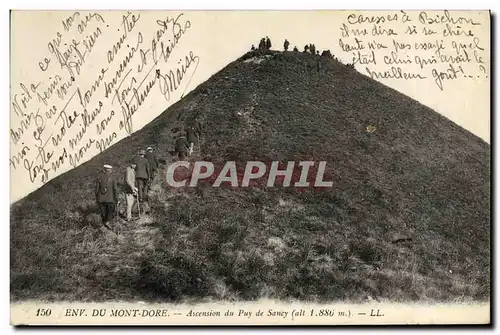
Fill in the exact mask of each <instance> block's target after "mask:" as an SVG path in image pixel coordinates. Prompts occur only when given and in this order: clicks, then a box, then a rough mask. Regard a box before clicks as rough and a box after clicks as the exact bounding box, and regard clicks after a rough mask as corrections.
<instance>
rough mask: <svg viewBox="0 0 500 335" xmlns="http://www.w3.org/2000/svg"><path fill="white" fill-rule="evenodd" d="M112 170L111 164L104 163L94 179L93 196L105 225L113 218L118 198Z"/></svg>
mask: <svg viewBox="0 0 500 335" xmlns="http://www.w3.org/2000/svg"><path fill="white" fill-rule="evenodd" d="M112 170H113V167H112V166H111V165H108V164H105V165H104V166H103V170H102V172H101V173H99V174H98V176H97V179H96V187H95V196H96V201H97V203H98V204H99V208H100V212H101V218H102V222H103V223H104V224H105V225H106V224H108V223H109V222H110V221H112V220H113V218H114V215H115V208H116V202H117V200H118V192H117V183H116V180H115V178H114V177H113V175H112V174H111V172H112Z"/></svg>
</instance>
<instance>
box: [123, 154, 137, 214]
mask: <svg viewBox="0 0 500 335" xmlns="http://www.w3.org/2000/svg"><path fill="white" fill-rule="evenodd" d="M135 167H136V165H135V163H131V164H130V165H129V166H127V169H126V170H125V184H126V186H125V199H126V202H127V221H130V220H132V207H133V206H134V201H135V199H134V198H135V197H136V196H137V187H135Z"/></svg>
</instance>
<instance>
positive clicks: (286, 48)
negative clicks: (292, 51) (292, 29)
mask: <svg viewBox="0 0 500 335" xmlns="http://www.w3.org/2000/svg"><path fill="white" fill-rule="evenodd" d="M289 45H290V42H288V40H287V39H286V38H285V43H284V44H283V48H284V49H285V51H288V46H289Z"/></svg>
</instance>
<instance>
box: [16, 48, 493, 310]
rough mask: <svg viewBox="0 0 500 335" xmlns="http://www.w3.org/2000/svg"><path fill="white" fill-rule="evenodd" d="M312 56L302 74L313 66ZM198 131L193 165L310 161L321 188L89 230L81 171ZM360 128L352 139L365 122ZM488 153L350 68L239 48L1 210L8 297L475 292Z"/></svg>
mask: <svg viewBox="0 0 500 335" xmlns="http://www.w3.org/2000/svg"><path fill="white" fill-rule="evenodd" d="M318 59H319V60H320V62H321V66H320V72H318V71H317V61H318ZM194 118H196V119H197V120H198V121H200V122H201V124H202V126H203V135H202V138H201V142H200V146H199V147H198V148H197V150H196V151H195V153H196V155H195V156H194V157H192V160H195V159H207V160H208V159H209V160H211V161H212V162H214V164H216V165H217V166H218V165H219V164H220V165H221V166H222V164H224V162H225V161H227V160H236V161H237V162H243V164H244V162H246V161H248V160H263V161H272V160H280V161H282V162H287V161H291V160H294V161H298V160H314V161H327V171H326V174H327V175H328V178H327V179H328V180H333V183H334V184H333V187H332V188H327V189H314V188H310V189H297V188H282V187H275V188H265V187H259V186H258V185H257V186H255V187H251V188H236V189H234V188H230V187H220V188H213V187H210V186H209V185H208V184H207V183H204V184H203V183H202V184H199V185H198V187H194V188H189V187H187V188H182V189H171V188H169V187H168V186H167V185H166V182H165V178H164V175H165V166H162V170H161V171H160V174H159V175H160V177H159V178H157V179H156V180H155V182H154V185H153V187H152V192H151V201H150V204H149V205H150V206H149V207H150V212H149V213H148V214H147V215H145V216H143V217H142V218H141V219H140V220H137V221H136V222H130V223H126V222H124V221H120V222H117V223H116V224H115V226H114V227H113V229H114V230H115V232H116V234H115V233H113V232H110V231H109V230H106V229H103V228H102V227H101V226H100V225H99V218H98V215H97V214H96V213H97V209H96V208H95V205H94V195H93V180H94V179H93V178H94V175H95V173H96V171H97V170H98V169H99V168H100V167H101V165H102V164H103V163H105V162H106V163H109V164H113V165H114V166H116V167H118V168H117V169H116V171H115V173H116V174H117V176H119V177H120V179H121V180H122V181H123V173H124V169H125V166H126V164H127V163H128V162H129V161H130V159H131V157H133V156H134V155H135V153H136V152H137V150H138V149H140V148H145V147H146V146H148V145H152V146H155V147H156V148H157V152H158V153H160V157H163V158H164V159H166V160H167V162H171V161H172V160H173V159H172V157H171V156H170V155H169V154H168V153H167V152H168V151H170V150H172V149H173V144H174V143H173V139H172V138H173V132H172V128H175V127H179V126H183V125H184V124H185V123H186V122H189V121H190V120H192V119H194ZM368 126H374V128H372V129H375V131H373V132H368V131H367V127H368ZM489 271H490V147H489V145H488V144H487V143H485V142H484V141H482V140H481V139H479V138H478V137H476V136H474V135H473V134H471V133H469V132H468V131H466V130H464V129H462V128H460V127H459V126H457V125H455V124H454V123H452V122H451V121H449V120H448V119H446V118H444V117H443V116H441V115H439V114H438V113H436V112H434V111H432V110H430V109H429V108H427V107H425V106H423V105H421V104H420V103H418V102H416V101H414V100H412V99H410V98H408V97H407V96H405V95H402V94H400V93H398V92H397V91H395V90H392V89H390V88H388V87H387V86H384V85H382V84H380V83H377V82H375V81H373V80H371V79H370V78H368V77H366V76H364V75H362V74H360V73H358V72H356V71H355V70H354V69H351V68H348V67H346V66H343V65H342V64H340V63H338V62H336V61H334V60H332V59H326V58H318V57H315V56H312V55H309V54H303V53H294V52H286V53H277V52H270V53H268V55H266V56H260V57H259V56H258V54H257V53H248V54H246V55H244V56H242V58H241V59H238V60H236V61H235V62H233V63H231V64H229V65H228V66H226V67H225V68H224V69H222V70H221V71H220V72H219V73H217V74H215V75H214V76H212V77H211V78H210V79H209V80H208V81H207V82H205V83H204V84H202V85H200V86H199V87H197V88H196V89H195V90H193V91H192V92H191V93H190V94H189V95H188V96H186V97H185V98H184V99H182V100H181V101H179V102H178V103H176V104H175V105H173V106H172V107H170V108H169V109H168V110H166V111H165V112H164V113H163V114H161V115H160V116H159V117H158V118H156V119H155V120H154V121H153V122H151V123H150V124H149V125H147V126H146V127H144V128H143V129H142V130H140V131H138V132H136V133H134V134H132V135H131V136H130V137H128V138H126V139H124V140H122V141H120V142H119V143H117V144H116V145H114V146H112V147H111V148H110V149H108V150H107V151H105V152H103V153H102V154H101V155H99V156H97V157H95V158H93V159H92V160H91V161H89V162H87V163H85V164H83V165H82V166H80V167H78V168H76V169H74V170H72V171H70V172H68V173H66V174H64V175H62V176H60V177H58V178H55V179H54V180H52V181H51V182H49V183H48V184H46V185H45V186H44V187H42V188H41V189H39V190H38V191H36V192H34V193H32V194H31V195H29V196H28V197H26V198H25V199H23V200H21V201H19V202H17V203H16V204H14V205H12V207H11V297H12V298H13V299H16V300H17V299H31V298H33V299H47V300H74V299H77V300H82V301H102V300H111V299H112V300H133V299H140V300H148V301H172V300H190V299H198V298H203V299H225V300H238V299H245V300H246V299H257V298H276V299H288V298H294V299H301V300H315V301H323V300H328V301H332V300H352V301H363V300H371V299H377V300H380V301H384V300H390V301H416V300H418V301H464V300H465V301H466V300H472V299H474V300H476V299H479V300H488V299H489V293H490V292H489V290H490V289H489V287H490V272H489Z"/></svg>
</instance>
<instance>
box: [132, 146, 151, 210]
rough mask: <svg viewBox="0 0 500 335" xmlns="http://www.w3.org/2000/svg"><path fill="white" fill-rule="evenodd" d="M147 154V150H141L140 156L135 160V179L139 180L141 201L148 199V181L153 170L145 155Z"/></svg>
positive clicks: (138, 186)
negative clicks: (150, 168)
mask: <svg viewBox="0 0 500 335" xmlns="http://www.w3.org/2000/svg"><path fill="white" fill-rule="evenodd" d="M145 154H146V151H145V150H139V156H138V157H137V159H136V161H135V180H136V182H137V191H138V192H137V193H138V195H139V201H140V202H143V201H144V200H146V197H147V192H148V183H149V179H150V177H151V171H150V170H149V163H148V159H147V158H146V157H144V156H145Z"/></svg>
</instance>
